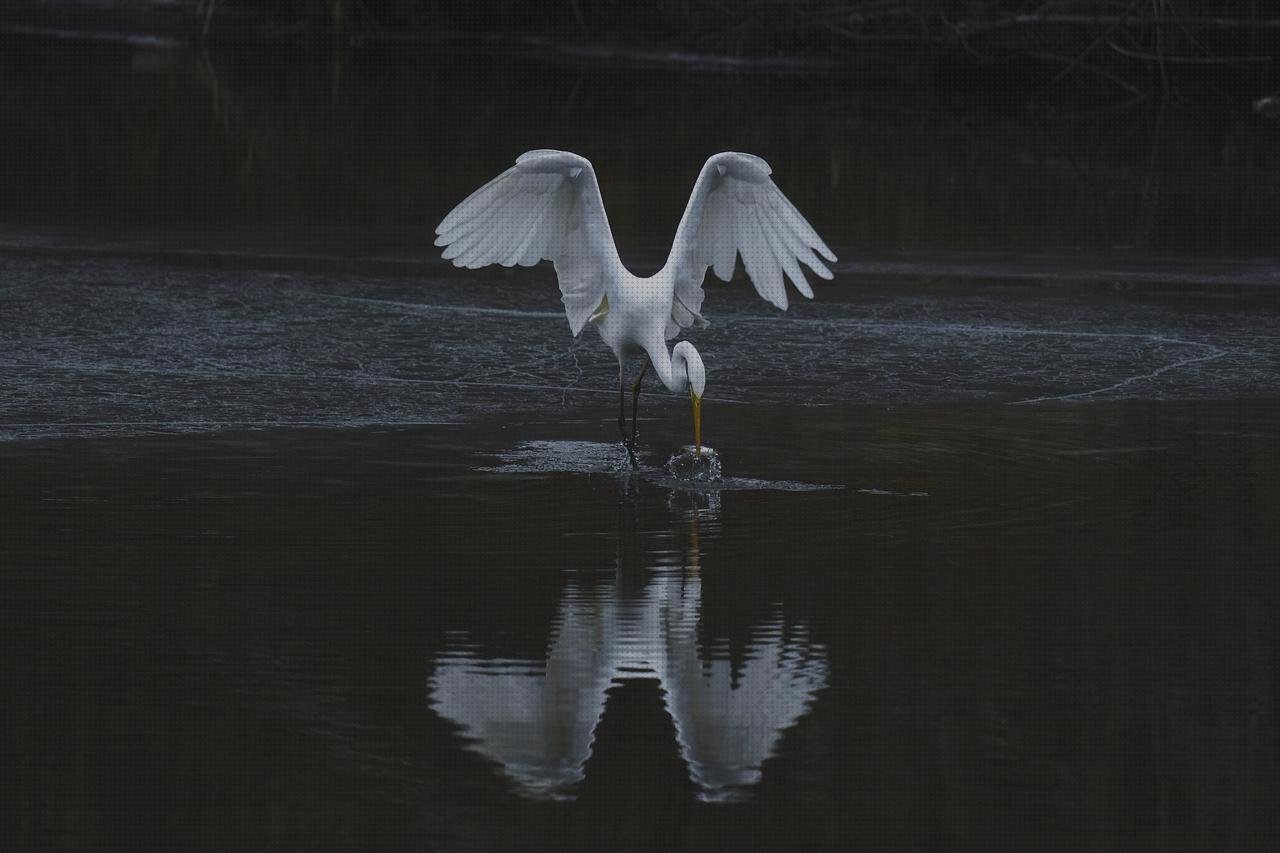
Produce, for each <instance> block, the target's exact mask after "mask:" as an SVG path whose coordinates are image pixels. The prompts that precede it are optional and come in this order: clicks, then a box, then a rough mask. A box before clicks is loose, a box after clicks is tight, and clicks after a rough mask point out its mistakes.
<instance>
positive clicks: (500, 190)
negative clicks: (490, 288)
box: [436, 150, 622, 335]
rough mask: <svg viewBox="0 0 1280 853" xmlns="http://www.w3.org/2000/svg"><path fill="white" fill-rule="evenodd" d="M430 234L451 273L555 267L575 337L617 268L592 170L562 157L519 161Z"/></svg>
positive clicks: (548, 154) (533, 155)
mask: <svg viewBox="0 0 1280 853" xmlns="http://www.w3.org/2000/svg"><path fill="white" fill-rule="evenodd" d="M436 234H437V235H438V236H437V237H436V245H437V246H444V247H445V250H444V257H445V259H446V260H452V261H453V263H454V266H459V267H467V268H470V269H475V268H478V267H483V266H487V265H488V264H502V265H503V266H504V267H510V266H514V265H516V264H519V265H520V266H525V267H531V266H533V265H534V264H536V263H537V262H538V261H540V260H542V259H544V258H545V259H547V260H549V261H551V262H552V263H554V264H555V267H556V277H557V278H558V279H559V282H560V293H561V300H562V301H563V302H564V310H565V314H566V315H567V316H568V318H569V328H570V329H572V330H573V334H574V335H577V334H578V333H579V332H581V331H582V327H583V326H584V325H586V323H587V320H588V319H589V318H590V317H591V316H592V314H594V313H595V312H596V311H597V310H599V309H600V308H601V307H602V304H603V303H604V300H605V297H606V290H605V282H606V279H608V278H609V277H610V276H609V275H608V273H611V272H616V271H617V269H618V268H620V267H621V266H622V261H621V260H620V259H619V258H618V250H617V248H616V247H615V246H614V243H613V232H612V231H610V229H609V219H608V217H607V216H605V212H604V203H603V201H601V199H600V187H599V185H598V184H597V183H596V173H595V170H594V169H592V168H591V162H590V161H589V160H587V159H586V158H585V157H580V156H578V155H577V154H571V153H570V152H568V151H552V150H538V151H528V152H525V153H524V154H521V155H520V156H519V157H518V158H516V164H515V165H514V166H512V167H511V168H510V169H508V170H507V171H505V172H503V173H502V174H501V175H499V176H498V177H496V178H494V179H493V180H492V181H490V182H489V183H487V184H485V185H484V186H483V187H481V188H480V189H478V190H476V191H475V192H473V193H472V194H471V195H470V196H468V197H467V198H466V200H465V201H463V202H462V203H461V204H459V205H458V206H457V207H455V208H454V209H453V211H452V212H451V213H450V214H449V215H448V216H446V217H445V218H444V220H443V221H442V222H441V223H440V225H439V226H438V227H437V228H436ZM603 307H607V305H604V306H603Z"/></svg>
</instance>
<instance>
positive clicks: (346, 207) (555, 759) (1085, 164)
mask: <svg viewBox="0 0 1280 853" xmlns="http://www.w3.org/2000/svg"><path fill="white" fill-rule="evenodd" d="M54 72H56V73H54ZM895 85H896V84H891V83H886V82H885V81H883V80H882V81H879V82H878V83H875V84H874V85H873V84H871V83H867V84H863V83H860V82H857V81H850V80H823V81H818V80H815V79H812V78H805V79H789V80H774V79H767V78H766V79H760V78H752V79H736V78H714V79H712V78H700V77H689V76H683V75H670V74H657V73H655V74H647V75H636V74H634V73H623V72H617V71H600V70H584V69H566V68H553V69H548V68H539V67H528V66H520V65H515V64H513V63H511V62H508V61H506V60H504V59H503V58H502V57H495V56H492V55H488V56H481V57H459V56H456V55H454V56H412V57H405V56H400V57H399V58H394V57H387V56H380V57H373V58H371V57H370V56H369V55H365V56H363V58H361V57H360V56H353V55H347V54H335V55H325V54H319V55H317V54H306V55H301V56H296V57H279V56H274V57H264V56H262V55H260V54H259V55H252V56H247V57H246V56H244V55H236V56H225V55H214V56H205V55H188V54H184V53H164V52H151V51H145V50H140V51H132V52H128V51H125V52H122V51H114V50H113V51H97V50H88V49H85V50H83V51H78V50H77V51H70V52H58V51H53V50H36V49H33V48H31V46H30V45H24V44H20V43H18V42H17V41H14V40H9V41H6V42H4V43H3V44H0V94H2V95H3V97H0V118H2V119H3V124H4V127H5V131H4V132H3V133H0V210H2V211H3V217H4V218H3V222H2V223H0V243H3V244H4V250H3V251H0V318H2V322H3V325H2V326H0V512H2V513H3V519H4V527H3V530H4V545H3V546H2V547H0V582H2V583H3V585H4V595H3V596H0V625H2V626H3V629H2V631H3V636H4V652H3V656H2V659H0V666H2V667H3V671H2V673H0V674H2V681H0V684H2V685H3V686H2V687H0V691H3V702H2V703H0V715H2V716H0V726H2V727H3V732H4V734H3V736H0V767H2V768H4V770H3V772H0V797H2V798H3V801H4V803H5V804H6V805H5V807H4V808H3V809H0V846H3V847H5V848H6V849H130V850H136V849H158V850H170V849H210V850H227V849H307V850H310V849H335V850H351V849H415V850H441V851H464V850H502V851H507V850H523V849H537V850H557V851H559V850H602V849H640V850H690V851H703V850H726V851H741V850H753V849H758V850H769V851H773V850H848V849H854V848H859V847H866V848H869V849H911V850H915V849H931V850H992V849H1011V850H1080V849H1092V850H1162V851H1164V850H1215V851H1217V850H1257V849H1265V848H1267V847H1268V846H1270V845H1271V844H1272V843H1273V842H1271V841H1270V840H1269V839H1274V838H1275V837H1276V836H1277V832H1278V831H1280V826H1277V818H1276V810H1275V808H1274V806H1275V803H1276V802H1277V801H1278V800H1280V790H1278V784H1277V781H1276V780H1277V779H1280V749H1278V744H1277V739H1276V732H1277V726H1276V723H1277V721H1276V699H1277V687H1276V675H1275V674H1276V672H1277V658H1278V656H1280V625H1278V623H1277V621H1276V618H1275V614H1276V612H1277V607H1278V606H1280V576H1278V575H1277V574H1276V572H1275V568H1274V567H1275V563H1276V554H1277V553H1280V548H1278V547H1277V546H1278V545H1280V542H1277V536H1278V534H1277V532H1276V526H1275V519H1276V518H1277V517H1280V486H1278V485H1277V483H1278V482H1280V470H1278V469H1280V458H1278V452H1277V448H1280V441H1278V439H1280V343H1278V342H1280V336H1278V335H1277V325H1278V323H1280V312H1278V311H1277V302H1276V296H1275V293H1276V292H1277V291H1275V290H1274V288H1275V285H1276V283H1277V282H1278V281H1280V265H1277V263H1276V262H1275V261H1274V259H1271V258H1269V257H1268V255H1269V253H1271V252H1272V247H1273V238H1272V235H1273V234H1274V233H1275V232H1276V227H1278V226H1280V205H1277V204H1276V193H1277V186H1276V180H1277V177H1276V176H1277V175H1280V171H1277V170H1276V169H1275V168H1274V166H1275V164H1276V158H1277V156H1280V147H1278V146H1277V142H1276V137H1275V134H1274V132H1273V128H1272V126H1271V125H1269V124H1267V123H1266V122H1265V120H1263V119H1261V118H1258V117H1256V116H1252V115H1251V114H1250V113H1249V112H1248V103H1249V99H1250V98H1251V97H1252V93H1240V96H1239V103H1236V102H1235V101H1232V100H1231V99H1230V98H1224V99H1222V103H1221V104H1220V112H1218V113H1215V114H1214V115H1215V116H1216V117H1215V119H1214V120H1213V121H1204V120H1199V121H1197V120H1193V119H1189V118H1188V117H1187V116H1186V115H1184V114H1182V113H1180V112H1179V110H1180V109H1181V107H1179V105H1178V104H1170V105H1166V106H1161V107H1157V106H1156V105H1153V104H1144V105H1137V106H1133V105H1131V106H1129V107H1126V108H1124V109H1117V110H1107V111H1106V112H1105V114H1100V115H1090V114H1085V113H1080V114H1071V115H1068V114H1066V113H1062V112H1058V113H1054V114H1052V115H1050V114H1048V113H1045V112H1043V111H1042V112H1034V113H1029V114H1025V115H1024V114H1017V115H1016V116H1011V115H1009V114H1008V113H1007V111H1006V112H1001V111H1000V110H998V109H996V107H995V105H994V104H993V103H988V102H987V101H986V100H984V99H983V98H982V97H981V96H980V95H977V94H974V93H970V94H969V95H968V96H967V97H964V98H958V97H957V96H956V93H955V91H951V92H950V94H948V93H946V92H939V91H935V90H933V89H931V88H930V87H928V86H925V87H923V89H924V90H923V91H922V90H920V89H910V90H908V89H902V88H895ZM1264 94H1265V93H1264ZM1201 119H1203V116H1201ZM655 128H656V129H657V130H655ZM540 146H563V147H568V148H573V149H575V150H581V151H583V152H584V153H586V154H588V155H589V156H591V157H592V158H593V160H594V161H595V163H596V165H597V167H598V168H599V170H600V179H601V184H602V186H603V188H604V193H605V197H606V203H607V205H608V207H609V213H610V217H611V221H612V222H613V225H614V230H615V232H616V233H617V234H618V236H619V240H620V242H621V243H622V249H623V254H624V257H627V259H628V260H629V261H634V262H635V263H636V264H637V266H638V267H640V266H645V265H650V266H651V265H652V264H653V263H654V261H655V259H657V258H660V256H661V253H660V247H661V246H662V245H663V241H666V240H669V237H670V233H671V231H672V230H673V229H674V225H675V222H676V221H677V220H678V218H679V215H680V211H681V209H682V205H683V202H684V200H685V198H686V197H687V193H688V188H689V183H690V182H691V180H692V176H693V174H694V173H695V172H696V170H697V167H698V165H699V164H700V163H701V162H702V160H703V159H704V158H705V157H706V156H707V154H709V153H711V152H713V151H716V150H719V149H721V148H731V149H742V150H749V151H755V152H757V153H760V154H763V155H764V156H766V157H767V158H769V159H770V160H771V161H773V165H774V167H775V174H776V176H777V178H778V182H779V184H780V185H781V186H782V187H783V188H784V189H785V190H786V191H787V193H788V194H789V195H791V197H792V198H794V199H795V200H796V202H797V204H798V205H799V207H800V208H801V209H802V210H804V211H805V213H806V214H807V215H809V216H810V218H811V219H812V220H813V222H814V223H815V225H816V226H818V230H819V231H820V232H821V233H823V234H824V236H827V237H828V240H829V242H830V243H831V244H832V245H833V246H834V247H835V248H836V250H837V252H838V253H839V255H840V257H841V263H840V264H839V265H837V266H836V272H837V279H836V281H835V282H833V283H831V284H829V285H826V286H825V287H822V288H821V289H820V290H819V292H818V299H817V300H816V301H814V302H811V303H810V302H805V303H803V304H797V305H793V306H792V309H791V311H790V312H789V313H788V314H786V315H779V314H778V313H777V312H775V311H773V310H772V309H771V308H769V307H768V306H767V305H765V304H764V303H762V302H760V301H759V300H758V299H757V298H756V297H755V296H754V294H753V293H752V292H751V291H750V288H749V285H747V284H746V283H745V282H743V281H738V282H734V283H732V284H729V285H721V284H718V283H714V284H709V285H708V300H707V304H706V306H705V307H706V309H707V310H706V314H707V316H708V318H709V319H710V321H711V323H712V325H711V328H709V329H708V330H706V331H705V332H703V333H701V334H700V335H699V337H698V338H697V345H698V347H699V349H700V350H701V352H702V353H703V355H704V357H705V358H706V359H707V364H708V376H709V378H708V391H707V400H706V404H705V406H704V412H703V415H704V438H705V440H706V441H707V442H709V443H710V444H711V445H713V446H714V447H716V448H717V449H718V450H719V452H720V455H721V458H722V460H723V464H724V470H725V475H726V479H725V480H724V481H723V482H722V483H720V484H719V485H718V486H715V487H708V486H706V485H705V484H700V485H698V486H696V487H693V486H689V485H687V484H681V483H678V482H676V481H674V480H673V479H672V478H671V477H670V476H669V475H667V474H666V473H665V471H664V470H663V463H664V462H665V461H666V459H667V458H668V456H669V455H670V454H671V453H672V451H674V450H675V449H677V448H678V447H681V446H683V445H686V444H688V443H689V442H690V440H691V438H692V436H691V435H690V432H691V430H690V423H689V412H688V403H687V401H685V400H683V399H681V398H679V397H673V396H671V395H668V394H666V393H665V392H663V391H660V390H654V389H652V388H651V389H650V390H649V392H648V393H647V394H646V395H645V397H644V398H643V403H642V411H641V423H640V429H641V439H642V443H643V450H642V452H641V459H642V462H643V468H642V470H641V471H640V472H639V473H637V474H632V473H629V472H628V471H627V470H626V466H625V464H624V455H623V453H622V451H621V448H620V447H619V446H618V445H616V444H613V443H611V442H612V441H613V440H614V437H615V434H616V426H615V425H614V423H613V421H614V417H615V415H614V412H615V409H614V408H613V406H614V403H615V396H614V394H615V391H614V389H615V387H616V386H615V383H616V365H615V363H614V362H613V360H612V358H611V357H610V356H609V354H608V353H607V352H606V351H605V350H604V349H603V347H601V346H600V344H599V342H598V341H597V340H596V339H595V338H594V337H593V336H592V335H591V334H590V333H587V334H586V335H584V336H583V337H582V338H581V339H578V340H575V339H573V338H571V336H570V335H569V333H568V330H567V323H566V322H565V319H564V317H563V314H562V313H561V311H560V310H559V309H560V305H559V301H558V295H557V293H556V291H555V285H554V283H553V281H552V276H551V273H550V271H549V270H547V269H543V268H539V269H535V270H521V271H516V272H511V271H501V270H486V271H481V272H476V273H467V274H458V273H455V272H452V271H450V270H448V269H447V268H445V267H444V266H443V265H442V264H437V263H433V262H431V261H430V260H429V259H430V258H431V257H432V256H433V255H434V250H432V249H430V247H429V243H430V240H429V236H428V235H429V234H430V232H431V230H432V229H433V227H434V225H435V223H436V222H437V221H438V220H439V218H440V216H441V215H442V214H443V213H444V212H445V211H446V210H447V209H448V208H449V207H450V206H451V205H452V204H453V203H455V202H456V201H457V200H458V199H459V198H461V197H462V196H463V195H465V194H466V192H468V191H469V190H470V189H472V188H474V187H475V186H476V185H477V184H479V183H480V182H482V181H483V180H484V179H486V178H487V177H489V176H491V175H492V174H493V173H494V172H496V171H497V170H498V169H500V168H501V167H502V165H503V164H504V163H506V162H507V161H508V160H509V159H510V158H511V157H513V156H514V155H515V154H518V153H519V152H520V151H522V150H525V149H527V148H533V147H540ZM1117 247H1119V248H1117ZM1135 247H1136V248H1135ZM1143 250H1159V251H1160V252H1161V253H1162V254H1160V255H1158V256H1157V255H1152V254H1147V253H1146V251H1143ZM1027 252H1033V253H1036V254H1033V255H1027V254H1026V253H1027ZM1197 253H1198V254H1199V255H1200V257H1198V258H1195V259H1192V258H1190V257H1188V255H1189V254H1197ZM266 255H273V256H275V257H266ZM1206 255H1207V256H1212V257H1206ZM281 256H288V257H281ZM356 256H358V258H357V257H356ZM335 258H336V259H337V260H335Z"/></svg>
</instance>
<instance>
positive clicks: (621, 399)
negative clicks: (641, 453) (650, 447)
mask: <svg viewBox="0 0 1280 853" xmlns="http://www.w3.org/2000/svg"><path fill="white" fill-rule="evenodd" d="M624 371H625V366H624V365H623V364H622V363H621V362H619V364H618V432H620V433H622V446H623V447H625V448H626V449H627V458H628V459H630V460H631V467H632V469H634V470H639V468H640V461H639V460H638V459H636V451H635V448H634V447H633V446H632V445H633V444H634V442H633V441H632V440H630V439H628V438H627V377H626V373H625V372H624Z"/></svg>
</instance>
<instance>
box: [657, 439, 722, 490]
mask: <svg viewBox="0 0 1280 853" xmlns="http://www.w3.org/2000/svg"><path fill="white" fill-rule="evenodd" d="M667 472H668V473H669V474H671V476H672V477H675V478H676V479H677V480H692V481H694V482H698V483H711V482H715V481H717V480H719V479H720V454H719V453H716V451H715V449H714V448H711V447H707V446H705V445H704V446H703V448H702V452H701V453H698V452H697V451H696V450H694V448H693V445H691V444H690V445H685V446H684V447H682V448H680V449H679V450H678V451H676V453H675V454H674V455H673V456H672V457H671V458H670V459H668V460H667Z"/></svg>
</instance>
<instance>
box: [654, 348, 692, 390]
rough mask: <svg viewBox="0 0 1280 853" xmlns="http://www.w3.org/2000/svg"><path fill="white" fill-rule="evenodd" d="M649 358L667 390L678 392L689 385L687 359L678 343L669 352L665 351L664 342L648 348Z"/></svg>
mask: <svg viewBox="0 0 1280 853" xmlns="http://www.w3.org/2000/svg"><path fill="white" fill-rule="evenodd" d="M649 360H650V361H651V362H653V371H654V372H655V373H657V374H658V378H659V379H661V380H662V384H663V385H665V386H667V390H668V391H674V392H675V393H677V394H678V393H680V392H681V391H684V390H685V389H686V388H688V387H689V365H688V360H687V359H686V358H685V355H684V352H683V348H682V347H681V346H680V345H679V344H677V345H676V348H675V349H674V350H672V351H671V352H667V347H666V344H663V345H662V346H661V347H655V348H654V349H652V350H649Z"/></svg>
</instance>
